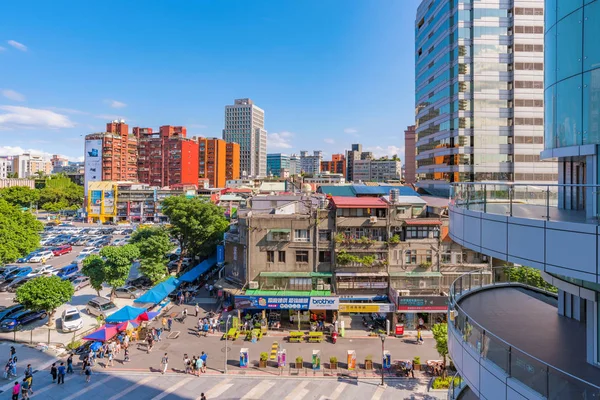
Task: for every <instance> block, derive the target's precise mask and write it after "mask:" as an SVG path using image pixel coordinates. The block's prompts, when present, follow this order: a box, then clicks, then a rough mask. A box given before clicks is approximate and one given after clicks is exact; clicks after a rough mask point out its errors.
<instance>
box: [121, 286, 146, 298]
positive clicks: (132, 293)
mask: <svg viewBox="0 0 600 400" xmlns="http://www.w3.org/2000/svg"><path fill="white" fill-rule="evenodd" d="M142 294H144V291H143V290H140V289H138V288H136V287H135V286H123V287H120V288H116V289H115V296H116V297H119V298H122V299H137V298H138V297H140V296H141V295H142Z"/></svg>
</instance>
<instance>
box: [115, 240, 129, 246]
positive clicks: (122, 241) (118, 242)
mask: <svg viewBox="0 0 600 400" xmlns="http://www.w3.org/2000/svg"><path fill="white" fill-rule="evenodd" d="M126 244H127V240H125V239H117V240H115V241H114V242H113V244H112V245H113V246H125V245H126Z"/></svg>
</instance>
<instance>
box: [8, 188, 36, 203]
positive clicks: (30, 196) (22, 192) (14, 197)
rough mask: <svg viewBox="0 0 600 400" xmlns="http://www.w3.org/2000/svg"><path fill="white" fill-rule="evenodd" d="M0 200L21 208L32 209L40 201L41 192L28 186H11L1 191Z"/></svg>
mask: <svg viewBox="0 0 600 400" xmlns="http://www.w3.org/2000/svg"><path fill="white" fill-rule="evenodd" d="M0 198H1V199H4V200H6V201H7V202H8V203H10V204H12V205H15V206H19V207H31V206H32V205H33V204H37V202H38V200H39V199H40V192H39V190H36V189H31V188H29V187H27V186H11V187H7V188H4V189H1V190H0Z"/></svg>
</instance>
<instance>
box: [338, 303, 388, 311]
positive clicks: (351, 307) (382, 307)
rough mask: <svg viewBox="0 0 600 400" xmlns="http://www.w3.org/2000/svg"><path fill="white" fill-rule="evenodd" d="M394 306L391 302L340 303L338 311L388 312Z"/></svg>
mask: <svg viewBox="0 0 600 400" xmlns="http://www.w3.org/2000/svg"><path fill="white" fill-rule="evenodd" d="M394 308H395V307H394V304H392V303H340V312H347V313H388V312H394Z"/></svg>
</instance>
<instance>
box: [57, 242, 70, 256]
mask: <svg viewBox="0 0 600 400" xmlns="http://www.w3.org/2000/svg"><path fill="white" fill-rule="evenodd" d="M72 251H73V246H71V245H69V244H63V245H62V246H58V247H55V248H53V249H52V254H54V257H58V256H62V255H65V254H69V253H70V252H72Z"/></svg>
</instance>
